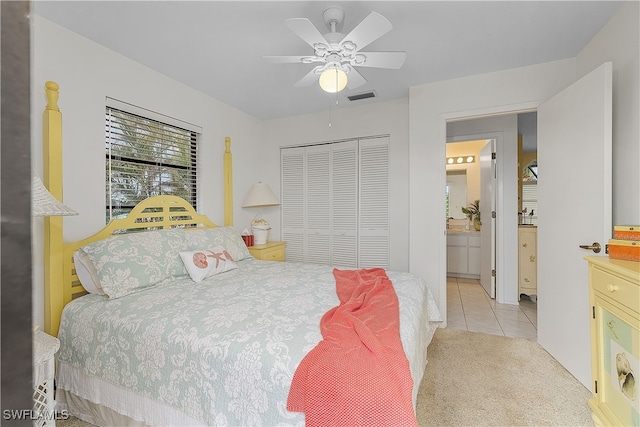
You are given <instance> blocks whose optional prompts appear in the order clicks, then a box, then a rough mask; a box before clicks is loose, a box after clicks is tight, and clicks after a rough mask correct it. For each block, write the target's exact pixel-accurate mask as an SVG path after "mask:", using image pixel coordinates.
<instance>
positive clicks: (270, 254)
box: [249, 242, 287, 261]
mask: <svg viewBox="0 0 640 427" xmlns="http://www.w3.org/2000/svg"><path fill="white" fill-rule="evenodd" d="M249 252H250V253H251V255H252V256H253V257H254V258H255V259H259V260H262V261H285V260H286V257H287V253H286V244H285V242H267V243H266V244H264V245H255V246H249Z"/></svg>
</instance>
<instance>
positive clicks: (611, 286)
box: [607, 283, 618, 292]
mask: <svg viewBox="0 0 640 427" xmlns="http://www.w3.org/2000/svg"><path fill="white" fill-rule="evenodd" d="M607 290H608V291H609V292H615V291H617V290H618V287H617V286H616V285H612V284H611V283H609V284H608V285H607Z"/></svg>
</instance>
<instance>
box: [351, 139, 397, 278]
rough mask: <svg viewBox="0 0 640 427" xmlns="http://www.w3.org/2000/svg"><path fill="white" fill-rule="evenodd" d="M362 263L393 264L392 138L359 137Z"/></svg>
mask: <svg viewBox="0 0 640 427" xmlns="http://www.w3.org/2000/svg"><path fill="white" fill-rule="evenodd" d="M359 164H360V187H359V210H358V211H359V221H358V222H359V236H360V240H359V244H358V247H359V256H358V266H359V267H361V268H367V267H383V268H389V138H388V137H383V138H370V139H361V140H360V141H359Z"/></svg>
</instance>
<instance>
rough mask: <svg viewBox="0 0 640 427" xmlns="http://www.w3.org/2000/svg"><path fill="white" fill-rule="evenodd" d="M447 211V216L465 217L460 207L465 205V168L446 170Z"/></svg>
mask: <svg viewBox="0 0 640 427" xmlns="http://www.w3.org/2000/svg"><path fill="white" fill-rule="evenodd" d="M446 197H447V211H448V214H447V215H448V218H449V217H452V218H454V219H465V218H466V216H465V214H463V213H462V208H463V207H466V206H467V170H466V169H457V170H449V171H447V187H446Z"/></svg>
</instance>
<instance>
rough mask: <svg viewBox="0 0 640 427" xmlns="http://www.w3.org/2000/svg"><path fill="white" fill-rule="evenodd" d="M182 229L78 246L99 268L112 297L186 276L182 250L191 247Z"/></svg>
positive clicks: (107, 291)
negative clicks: (181, 256)
mask: <svg viewBox="0 0 640 427" xmlns="http://www.w3.org/2000/svg"><path fill="white" fill-rule="evenodd" d="M188 249H189V247H188V244H187V240H186V239H185V232H184V230H182V229H171V230H155V231H145V232H140V233H131V234H123V235H118V236H112V237H109V238H107V239H104V240H101V241H98V242H94V243H91V244H89V245H86V246H84V247H82V248H80V249H79V251H82V252H83V253H84V254H86V256H87V257H88V258H89V259H90V260H91V262H92V263H93V265H94V266H95V268H96V271H97V275H98V279H99V280H100V285H101V287H102V290H103V291H104V293H105V294H106V295H108V296H109V298H110V299H114V298H120V297H123V296H125V295H129V294H131V293H134V292H138V291H140V290H142V289H144V288H147V287H149V286H156V285H159V284H164V283H169V282H172V281H173V280H174V279H175V278H176V277H179V276H185V275H186V274H187V271H186V270H185V268H184V264H183V263H182V259H181V258H180V252H181V251H185V250H188Z"/></svg>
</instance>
